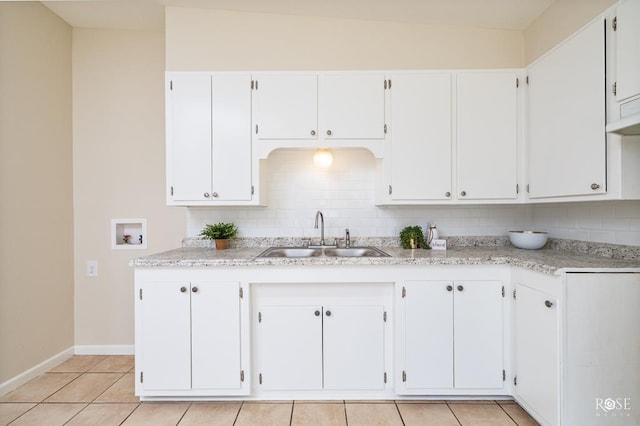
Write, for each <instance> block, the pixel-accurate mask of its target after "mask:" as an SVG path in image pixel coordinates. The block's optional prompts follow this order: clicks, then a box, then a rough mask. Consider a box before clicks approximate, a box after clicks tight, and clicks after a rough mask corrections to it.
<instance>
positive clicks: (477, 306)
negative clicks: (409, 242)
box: [396, 281, 504, 394]
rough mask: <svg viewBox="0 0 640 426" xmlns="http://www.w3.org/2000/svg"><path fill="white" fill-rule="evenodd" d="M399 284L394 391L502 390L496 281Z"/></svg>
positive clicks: (499, 286)
mask: <svg viewBox="0 0 640 426" xmlns="http://www.w3.org/2000/svg"><path fill="white" fill-rule="evenodd" d="M403 286H404V291H403V297H402V302H401V303H402V304H403V307H402V309H401V312H403V313H404V315H403V316H404V317H403V318H402V319H401V321H402V324H401V326H402V327H404V334H403V333H401V335H404V341H401V342H400V345H404V348H403V349H404V350H403V351H401V354H403V355H404V359H403V360H402V359H401V360H400V363H399V365H400V366H401V368H402V369H403V372H402V379H401V380H402V381H403V382H404V385H402V386H401V387H399V388H397V389H396V391H397V392H398V393H399V394H422V393H425V392H427V393H428V392H431V391H432V390H433V389H452V390H453V389H456V390H459V389H470V390H471V389H474V390H480V389H494V390H498V389H502V388H503V387H504V382H503V376H502V371H503V368H504V353H503V311H502V304H503V300H504V299H503V297H502V283H501V282H499V281H455V282H454V281H406V282H405V283H404V284H403Z"/></svg>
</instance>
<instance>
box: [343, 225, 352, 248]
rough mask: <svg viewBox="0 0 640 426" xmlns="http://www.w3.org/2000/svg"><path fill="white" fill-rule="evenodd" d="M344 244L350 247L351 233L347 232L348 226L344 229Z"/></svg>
mask: <svg viewBox="0 0 640 426" xmlns="http://www.w3.org/2000/svg"><path fill="white" fill-rule="evenodd" d="M344 246H345V247H346V248H349V247H351V234H349V228H347V229H345V230H344Z"/></svg>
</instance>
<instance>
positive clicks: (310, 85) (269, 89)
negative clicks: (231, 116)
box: [254, 74, 318, 140]
mask: <svg viewBox="0 0 640 426" xmlns="http://www.w3.org/2000/svg"><path fill="white" fill-rule="evenodd" d="M256 82H257V88H255V89H254V94H255V99H256V104H257V117H256V119H254V121H255V126H257V127H254V132H256V137H257V138H258V139H312V140H313V139H317V138H318V136H317V131H318V77H317V75H315V74H282V75H278V74H276V75H271V74H265V75H257V76H256Z"/></svg>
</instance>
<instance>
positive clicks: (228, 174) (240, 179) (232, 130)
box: [191, 74, 251, 201]
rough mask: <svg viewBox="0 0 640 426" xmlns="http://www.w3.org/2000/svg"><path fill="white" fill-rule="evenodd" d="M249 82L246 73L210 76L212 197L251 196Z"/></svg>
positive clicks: (247, 197)
mask: <svg viewBox="0 0 640 426" xmlns="http://www.w3.org/2000/svg"><path fill="white" fill-rule="evenodd" d="M250 84H251V76H250V75H249V74H214V76H213V80H212V93H213V97H212V105H213V107H212V122H213V136H212V145H213V184H212V186H211V188H212V189H211V192H212V193H211V200H212V201H218V200H219V201H243V200H251V90H250ZM191 160H192V161H194V159H193V158H192V159H191Z"/></svg>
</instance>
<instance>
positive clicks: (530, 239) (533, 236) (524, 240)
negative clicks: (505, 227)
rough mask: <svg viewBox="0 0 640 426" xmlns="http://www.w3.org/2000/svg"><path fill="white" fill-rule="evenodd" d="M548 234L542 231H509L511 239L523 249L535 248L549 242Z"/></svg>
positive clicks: (512, 242)
mask: <svg viewBox="0 0 640 426" xmlns="http://www.w3.org/2000/svg"><path fill="white" fill-rule="evenodd" d="M547 237H548V234H547V233H546V232H540V231H509V241H511V244H513V245H514V246H516V247H518V248H521V249H529V250H535V249H539V248H542V247H544V245H545V244H547Z"/></svg>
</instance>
